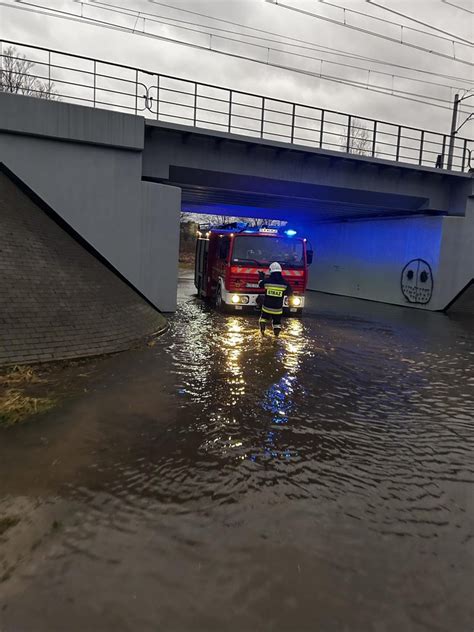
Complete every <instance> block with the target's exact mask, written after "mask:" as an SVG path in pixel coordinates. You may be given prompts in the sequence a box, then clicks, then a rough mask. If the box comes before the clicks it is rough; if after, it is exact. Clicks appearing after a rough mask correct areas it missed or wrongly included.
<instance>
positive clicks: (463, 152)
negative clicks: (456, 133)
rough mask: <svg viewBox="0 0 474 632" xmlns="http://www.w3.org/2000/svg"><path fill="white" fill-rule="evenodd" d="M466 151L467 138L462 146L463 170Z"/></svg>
mask: <svg viewBox="0 0 474 632" xmlns="http://www.w3.org/2000/svg"><path fill="white" fill-rule="evenodd" d="M466 152H467V138H465V139H464V145H463V148H462V162H461V171H464V164H465V162H466Z"/></svg>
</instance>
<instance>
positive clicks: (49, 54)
mask: <svg viewBox="0 0 474 632" xmlns="http://www.w3.org/2000/svg"><path fill="white" fill-rule="evenodd" d="M48 90H51V51H50V50H49V51H48Z"/></svg>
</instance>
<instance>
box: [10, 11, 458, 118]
mask: <svg viewBox="0 0 474 632" xmlns="http://www.w3.org/2000/svg"><path fill="white" fill-rule="evenodd" d="M25 4H26V3H24V2H22V3H20V4H15V5H11V4H7V3H6V2H0V5H3V6H9V7H13V8H16V9H20V10H23V11H28V12H31V13H36V14H38V15H49V16H55V17H59V18H61V19H66V20H69V21H74V22H79V23H86V24H90V25H93V26H99V27H101V28H107V29H110V30H116V31H119V32H125V33H130V34H134V35H140V36H142V37H148V38H151V39H156V40H160V41H164V42H168V43H172V44H178V45H181V46H186V47H188V48H194V49H196V50H201V51H205V52H213V53H216V54H219V55H224V56H226V57H231V58H234V59H240V60H245V61H250V62H253V63H258V64H261V65H265V66H271V67H273V68H278V69H282V70H288V71H291V72H294V73H296V74H300V75H305V76H311V77H315V78H320V79H322V80H326V81H331V82H334V83H339V84H342V85H348V86H352V87H356V88H361V89H364V90H368V91H371V92H376V93H379V94H383V95H386V96H391V97H395V98H400V99H404V100H407V101H412V102H415V103H421V104H423V105H425V106H430V107H437V108H441V109H445V110H451V106H450V104H451V102H450V101H448V100H446V99H441V98H438V97H430V100H431V101H437V103H435V102H427V97H426V95H424V94H417V93H412V92H407V91H404V90H398V89H392V88H383V87H382V86H379V87H373V86H368V85H367V84H365V83H363V82H359V81H355V80H349V79H342V78H340V77H334V76H333V75H324V74H319V73H315V72H311V71H305V70H300V69H298V68H295V67H294V66H286V65H283V64H277V63H273V62H270V61H262V60H258V59H255V58H252V57H248V56H246V55H241V54H237V53H229V52H226V51H221V50H217V49H214V48H209V47H207V46H203V45H200V44H195V43H192V42H186V41H183V40H179V39H174V38H170V37H166V36H164V35H156V34H152V33H147V32H145V31H138V30H136V29H135V28H134V27H126V26H122V25H118V24H113V23H110V22H106V21H104V20H98V19H96V18H89V17H85V16H78V15H75V14H71V13H68V12H65V11H60V10H59V9H51V8H49V7H47V8H45V7H42V10H39V9H38V8H37V7H36V8H34V5H32V4H31V3H28V4H29V6H25ZM45 9H46V10H45ZM414 97H420V98H419V99H418V98H414ZM444 103H445V104H447V105H442V104H444ZM466 113H468V112H466ZM362 118H363V117H362Z"/></svg>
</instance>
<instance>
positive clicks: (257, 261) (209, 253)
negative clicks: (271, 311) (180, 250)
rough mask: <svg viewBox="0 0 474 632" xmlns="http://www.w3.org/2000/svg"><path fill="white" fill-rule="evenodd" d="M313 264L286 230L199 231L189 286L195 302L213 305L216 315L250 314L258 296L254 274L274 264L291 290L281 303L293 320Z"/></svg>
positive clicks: (302, 242) (238, 227) (236, 226)
mask: <svg viewBox="0 0 474 632" xmlns="http://www.w3.org/2000/svg"><path fill="white" fill-rule="evenodd" d="M312 260H313V251H312V250H311V249H310V248H309V245H308V242H307V241H306V239H304V238H302V237H299V236H298V234H297V231H295V230H293V229H291V228H286V227H285V228H273V227H265V226H262V227H260V228H249V227H248V225H246V224H240V223H232V224H225V225H223V226H219V227H214V228H211V227H202V226H201V227H200V229H199V231H198V236H197V241H196V259H195V270H194V284H195V286H196V289H197V292H198V296H200V297H201V298H203V299H205V300H209V301H214V302H215V305H216V308H217V309H219V310H221V311H243V310H245V309H254V310H255V309H258V304H259V300H261V299H259V297H261V296H262V294H263V290H262V289H260V288H259V287H258V281H259V274H258V273H259V271H263V272H265V273H267V272H268V266H269V265H270V263H272V262H273V261H278V263H280V264H281V267H282V270H283V272H282V274H283V276H284V278H285V279H286V280H287V281H288V282H289V283H290V285H291V287H292V289H293V296H291V297H290V298H288V297H285V303H284V309H285V312H289V313H292V314H295V315H298V314H301V313H302V311H303V308H304V304H305V296H304V294H305V290H306V285H307V282H308V266H309V265H310V264H311V263H312Z"/></svg>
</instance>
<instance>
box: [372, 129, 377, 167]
mask: <svg viewBox="0 0 474 632" xmlns="http://www.w3.org/2000/svg"><path fill="white" fill-rule="evenodd" d="M376 147H377V121H374V129H373V131H372V158H374V157H375V149H376Z"/></svg>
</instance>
